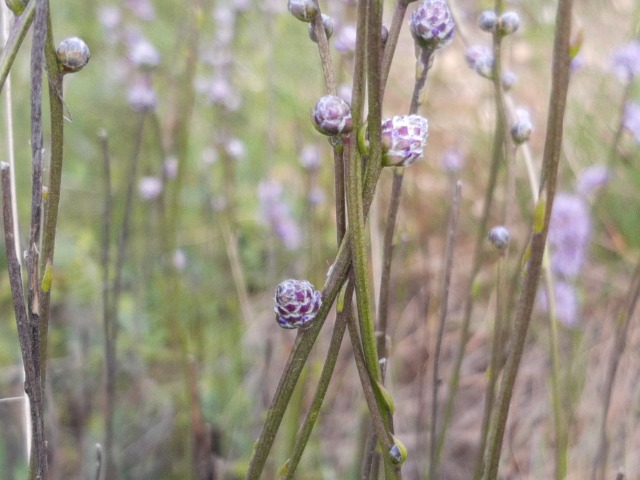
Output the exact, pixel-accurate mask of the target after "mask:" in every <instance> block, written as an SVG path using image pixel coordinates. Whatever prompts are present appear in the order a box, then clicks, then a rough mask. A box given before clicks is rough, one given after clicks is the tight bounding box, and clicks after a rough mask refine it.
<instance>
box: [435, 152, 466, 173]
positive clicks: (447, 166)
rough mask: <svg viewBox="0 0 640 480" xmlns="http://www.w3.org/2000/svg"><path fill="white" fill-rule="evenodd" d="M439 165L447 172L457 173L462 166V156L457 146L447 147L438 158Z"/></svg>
mask: <svg viewBox="0 0 640 480" xmlns="http://www.w3.org/2000/svg"><path fill="white" fill-rule="evenodd" d="M440 166H441V167H442V169H443V170H444V171H445V172H447V173H457V172H459V171H460V170H462V167H464V157H463V156H462V153H461V152H460V150H458V149H457V148H447V149H446V150H445V151H444V152H443V154H442V157H441V158H440Z"/></svg>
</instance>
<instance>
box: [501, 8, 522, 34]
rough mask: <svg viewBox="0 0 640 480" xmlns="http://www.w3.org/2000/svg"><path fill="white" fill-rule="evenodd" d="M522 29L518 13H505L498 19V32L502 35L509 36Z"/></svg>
mask: <svg viewBox="0 0 640 480" xmlns="http://www.w3.org/2000/svg"><path fill="white" fill-rule="evenodd" d="M519 27H520V16H519V15H518V14H517V13H516V12H504V13H503V14H502V15H500V18H499V19H498V30H499V31H500V33H501V34H502V35H509V34H511V33H513V32H515V31H516V30H518V28H519Z"/></svg>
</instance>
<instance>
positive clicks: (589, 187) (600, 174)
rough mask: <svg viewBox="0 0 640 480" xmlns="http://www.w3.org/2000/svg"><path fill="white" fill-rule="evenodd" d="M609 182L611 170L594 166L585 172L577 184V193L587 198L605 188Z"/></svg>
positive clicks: (602, 166) (604, 166)
mask: <svg viewBox="0 0 640 480" xmlns="http://www.w3.org/2000/svg"><path fill="white" fill-rule="evenodd" d="M608 181H609V169H608V168H607V166H606V165H602V164H597V165H592V166H590V167H589V168H587V169H586V170H585V171H583V172H582V173H581V174H580V176H579V177H578V180H577V182H576V191H577V192H578V194H579V195H582V196H583V197H586V196H588V195H590V194H591V193H594V192H595V191H596V190H599V189H600V188H602V187H604V186H605V185H606V184H607V182H608Z"/></svg>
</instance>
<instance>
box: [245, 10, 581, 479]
mask: <svg viewBox="0 0 640 480" xmlns="http://www.w3.org/2000/svg"><path fill="white" fill-rule="evenodd" d="M409 3H412V2H408V1H404V0H400V1H399V2H398V3H397V4H396V9H395V11H394V13H393V17H392V24H391V27H390V28H389V29H388V31H387V30H386V29H384V28H382V23H381V22H382V2H380V1H376V0H372V1H360V2H358V3H357V7H356V19H357V21H356V30H355V47H354V50H355V55H354V66H353V85H352V89H351V95H350V103H348V102H346V101H345V100H344V99H343V98H341V97H339V96H337V87H336V81H335V74H334V70H333V65H332V61H331V56H330V54H329V48H328V41H327V37H328V35H329V34H330V33H331V32H332V27H330V25H332V24H331V21H330V19H329V18H327V17H326V16H325V15H323V14H322V12H321V9H320V5H319V4H318V3H317V2H316V1H315V0H290V1H289V3H288V7H289V11H290V12H291V13H292V15H293V16H294V17H295V18H297V19H298V20H300V21H302V22H306V23H309V24H310V27H309V29H310V37H311V38H312V40H313V41H315V42H316V43H317V44H318V50H319V54H320V60H321V64H322V68H323V72H324V78H325V87H326V95H324V96H322V97H321V98H320V99H319V100H318V102H317V104H316V106H315V107H314V109H313V110H312V115H311V117H312V118H311V120H312V123H313V125H314V127H315V128H316V129H317V130H318V132H320V133H321V134H323V135H326V136H327V137H329V141H330V144H331V145H332V147H333V150H334V158H335V164H336V168H335V184H336V201H337V204H336V212H337V225H338V235H337V238H338V244H339V249H338V253H337V255H336V258H335V261H334V262H333V264H332V266H331V268H330V270H329V272H328V276H327V281H326V283H325V285H324V287H323V288H322V290H321V291H317V290H315V288H314V287H313V286H312V285H311V284H310V283H309V282H307V281H304V280H293V279H290V280H286V281H285V282H283V283H281V284H280V285H279V286H278V288H277V290H276V293H275V297H274V303H275V306H274V310H275V314H276V321H277V323H278V324H279V325H280V326H281V327H285V328H288V329H296V328H297V329H298V333H297V336H296V339H295V342H294V344H293V347H292V350H291V353H290V356H289V359H288V361H287V363H286V365H285V368H284V372H283V373H282V377H281V380H280V383H279V385H278V387H277V390H276V392H275V396H274V398H273V401H272V404H271V406H270V408H269V410H268V412H267V417H266V420H265V423H264V425H263V428H262V432H261V434H260V436H259V438H258V440H257V442H256V444H255V447H254V451H253V454H252V456H251V460H250V464H249V467H248V471H247V474H246V478H247V479H257V478H259V477H260V476H261V474H262V472H263V469H264V467H265V464H266V462H267V458H268V455H269V451H270V449H271V447H272V444H273V442H274V440H275V437H276V433H277V431H278V428H279V426H280V423H281V420H282V418H283V415H284V412H285V410H286V408H287V405H288V403H289V401H290V399H291V396H292V393H293V390H294V387H295V385H296V383H297V381H298V378H299V376H300V373H301V371H302V369H303V366H304V364H305V362H306V360H307V358H308V356H309V353H310V351H311V348H312V346H313V344H314V342H315V340H316V338H317V336H318V334H319V332H320V329H321V328H322V327H323V324H324V323H325V320H326V318H327V316H328V314H329V312H330V309H331V306H332V305H333V304H334V302H337V307H336V309H337V316H336V323H335V326H334V332H333V336H332V340H331V344H330V347H329V351H328V354H327V360H326V362H325V365H324V368H323V371H322V374H321V378H320V381H319V385H318V388H317V390H316V394H315V395H314V400H313V402H312V404H311V407H310V410H309V412H308V414H307V416H306V418H305V420H304V421H303V424H302V426H301V428H300V431H299V439H298V441H296V443H295V446H294V451H293V453H292V455H291V456H290V458H289V459H288V460H287V462H285V464H284V465H282V466H281V467H280V469H279V475H280V476H282V477H283V478H294V474H295V470H296V468H297V466H298V462H299V460H300V458H301V455H302V452H303V451H304V448H305V445H306V442H307V440H308V438H309V435H310V433H311V430H312V428H313V424H314V422H315V419H316V418H317V416H318V412H319V409H320V407H321V405H322V401H323V398H324V394H325V393H326V389H327V386H328V384H329V381H330V379H331V376H332V372H333V368H334V366H335V361H336V356H337V351H338V349H339V347H340V343H341V341H342V336H343V335H344V333H345V331H348V332H349V337H350V340H351V346H352V351H353V355H354V358H355V361H356V366H357V369H358V373H359V377H360V380H361V385H362V389H363V392H364V395H365V399H366V401H367V405H368V409H369V415H370V419H371V424H372V426H373V428H372V434H371V436H370V438H369V441H368V442H367V445H368V446H367V448H366V449H365V451H364V452H363V453H364V458H363V466H362V475H363V478H378V467H377V465H378V463H377V452H379V455H380V460H381V463H382V471H383V472H384V473H383V475H384V478H387V479H395V478H401V476H402V464H403V462H404V460H405V459H406V456H407V453H408V452H407V450H406V448H405V447H404V445H403V443H402V441H401V440H400V439H399V438H398V437H397V436H396V435H395V432H394V423H393V413H394V411H395V408H396V406H395V404H394V401H393V399H392V395H391V393H390V392H389V391H388V390H387V389H386V387H385V386H384V369H381V365H385V364H386V361H387V355H388V352H387V351H386V344H385V341H384V340H382V341H377V340H376V329H377V335H378V337H379V338H382V339H384V338H385V337H386V330H387V308H388V307H387V305H388V298H389V293H390V268H391V254H392V250H393V248H392V247H393V237H394V228H395V218H396V216H397V212H398V208H399V204H400V202H399V198H400V192H401V187H402V179H403V176H404V169H405V168H406V167H407V166H410V165H411V164H412V163H414V162H415V161H416V160H419V159H420V158H422V157H423V155H424V149H425V146H426V142H427V135H428V126H429V123H428V121H427V119H426V118H425V117H423V116H421V115H420V113H421V112H420V107H421V105H422V103H423V99H424V94H425V87H426V84H427V76H428V72H429V70H430V68H431V66H432V64H433V62H434V59H435V57H436V52H437V51H438V50H439V49H440V48H442V47H445V46H447V45H448V44H449V43H450V42H451V40H452V38H453V36H454V19H453V15H452V13H451V11H450V9H449V5H448V4H447V2H446V1H444V0H424V1H423V2H420V3H419V4H418V6H417V8H416V10H415V11H414V12H413V13H412V14H411V16H410V19H409V22H408V23H409V28H410V30H411V34H412V36H413V39H414V42H415V49H416V57H417V58H416V75H415V85H414V91H413V94H412V97H411V105H410V108H409V112H408V115H401V114H398V115H395V116H393V117H391V118H388V119H383V118H382V103H383V98H384V90H385V86H386V79H387V78H388V73H389V68H390V65H391V59H392V58H393V54H394V50H395V46H396V44H397V40H398V35H399V32H400V29H401V26H402V24H403V23H404V20H403V19H404V17H405V13H406V10H407V7H408V5H409ZM570 16H571V2H570V1H560V3H559V7H558V13H557V24H556V43H555V48H554V65H553V79H554V80H553V88H552V93H551V98H550V101H549V118H548V131H547V140H546V145H545V155H544V163H543V169H542V174H541V181H540V187H539V200H537V203H536V205H535V209H534V215H533V218H534V223H533V227H532V232H533V233H532V236H531V239H530V241H529V247H528V249H527V253H526V262H525V263H524V264H523V271H522V276H523V284H522V287H521V289H520V301H519V307H518V310H517V313H516V319H515V323H514V328H513V330H512V338H511V339H510V343H511V345H512V349H511V352H510V354H509V357H508V360H507V364H506V366H505V373H504V375H503V377H502V380H501V381H500V383H499V389H498V394H497V398H496V400H495V406H494V408H491V409H490V410H488V415H487V417H486V442H485V441H483V445H486V451H484V452H483V454H482V455H481V462H480V464H479V468H478V469H477V472H478V474H477V476H478V478H480V477H482V478H486V479H493V478H497V469H498V465H499V458H500V451H501V445H502V439H503V435H504V426H505V423H506V418H507V415H508V411H509V404H510V399H511V394H512V392H513V388H514V383H515V377H516V374H517V371H518V366H519V363H520V359H521V357H522V351H523V346H524V339H525V338H526V334H527V330H528V325H529V319H530V316H531V311H532V308H533V305H534V301H535V294H536V290H537V283H538V275H539V272H540V268H541V265H542V259H543V254H544V251H545V242H546V236H547V232H548V229H549V222H550V217H551V209H552V206H553V200H554V195H555V184H556V175H557V169H558V163H559V158H560V147H561V142H562V130H563V115H564V105H565V101H566V93H567V85H568V68H569V35H570ZM480 24H481V28H482V29H483V30H486V31H488V32H490V33H492V35H493V48H491V49H485V48H476V49H475V50H474V49H471V50H470V51H468V53H467V61H468V62H469V64H470V66H471V67H472V68H473V69H474V70H475V71H476V72H477V73H479V74H480V75H482V76H484V77H486V78H488V79H490V80H491V81H492V82H493V84H494V87H495V98H496V129H495V138H494V147H493V151H494V153H493V161H492V167H491V174H490V180H489V185H488V187H487V189H486V191H487V194H486V197H485V205H484V210H483V212H484V213H483V218H482V223H481V227H480V228H479V235H478V242H477V246H476V255H475V260H474V263H473V269H472V282H473V278H474V277H475V276H476V275H477V273H478V271H479V268H480V264H481V258H482V256H481V254H480V252H481V250H482V245H483V242H485V241H486V240H485V238H486V233H487V229H488V228H487V223H488V218H489V212H490V211H491V209H492V208H491V205H492V199H493V192H494V189H495V185H496V182H497V173H498V171H499V168H500V165H501V164H502V161H503V160H505V152H506V151H507V150H508V148H507V147H509V146H510V143H509V142H510V139H511V135H510V134H509V133H510V132H509V123H508V120H507V115H508V113H507V106H506V104H505V99H504V89H505V88H507V87H505V85H508V84H509V83H510V82H511V79H510V77H509V76H508V75H505V76H504V77H503V72H502V69H501V42H502V39H503V38H504V37H505V36H507V35H509V34H512V33H513V32H515V31H516V30H517V29H518V27H519V17H518V16H517V15H516V14H515V13H514V12H505V11H504V7H503V4H502V2H500V1H498V2H496V5H495V8H494V10H493V11H492V12H489V13H487V14H485V15H483V17H482V19H481V22H480ZM365 105H366V107H367V108H366V110H365ZM365 111H366V112H367V113H366V114H365V113H364V112H365ZM527 120H528V119H526V118H524V119H523V121H522V122H521V123H520V124H518V125H517V126H516V127H514V128H515V134H514V135H515V138H514V140H513V141H514V142H519V143H522V142H525V141H526V139H527V138H528V133H530V131H531V128H530V123H527ZM385 166H388V167H391V168H393V169H394V171H393V178H394V180H393V187H392V193H391V202H390V207H389V212H388V214H387V216H386V231H385V235H384V247H383V252H384V259H383V261H382V265H383V270H382V277H381V280H380V285H381V286H380V298H379V302H378V305H379V308H378V310H377V312H375V314H374V309H373V301H372V288H371V285H370V283H369V277H370V270H371V266H370V261H371V258H370V252H369V251H368V248H367V237H366V235H365V229H364V226H365V222H366V217H367V214H368V211H369V207H370V206H371V201H372V199H373V196H374V194H375V190H376V185H377V182H378V178H379V176H380V173H381V170H382V168H383V167H385ZM457 190H458V191H457V194H455V195H454V199H455V198H458V199H459V195H460V193H459V186H458V187H457ZM458 201H459V200H458ZM344 217H346V219H347V221H346V222H345V221H344ZM454 217H455V215H454ZM346 225H348V226H346ZM451 225H452V228H453V229H454V230H455V221H453V222H452V223H451ZM503 230H504V231H503ZM503 230H495V229H494V231H492V236H491V241H492V242H493V243H494V245H496V248H498V249H499V250H500V251H503V250H504V249H505V248H506V246H507V244H508V231H507V230H506V229H504V228H503ZM504 232H507V233H506V234H505V233H504ZM453 239H454V236H453V235H450V237H449V245H450V246H452V245H453V241H454V240H453ZM451 256H452V254H451V252H450V251H449V253H448V257H449V258H451ZM502 283H503V282H500V284H502ZM446 285H447V283H446V282H445V288H444V294H443V296H444V301H445V304H446V292H447V287H446ZM354 293H355V311H352V308H353V307H352V301H351V296H352V295H353V294H354ZM471 301H472V297H471V296H470V297H469V300H468V304H467V309H466V316H465V318H466V320H465V326H464V327H463V331H462V333H461V335H462V348H461V352H463V351H464V344H465V343H466V336H467V331H466V329H467V328H468V318H469V317H470V315H471V308H470V305H471ZM376 315H377V318H376ZM445 318H446V306H445V309H444V313H443V315H442V316H441V330H442V325H443V322H444V320H445ZM356 319H357V320H356ZM496 328H499V327H496ZM440 335H441V334H440ZM503 343H504V342H503ZM436 356H437V353H436ZM459 358H460V357H459ZM435 365H436V370H435V372H434V395H433V405H434V408H433V410H432V414H433V417H434V418H432V420H431V422H432V425H433V426H434V427H433V430H432V435H431V442H432V450H431V456H430V468H429V474H430V477H431V478H436V471H437V462H438V456H439V452H438V449H437V448H436V446H437V445H438V442H437V436H436V434H435V432H436V429H435V425H436V423H435V419H436V416H437V409H436V406H437V385H438V371H437V358H436V363H435ZM495 365H497V363H496V364H495ZM457 366H458V370H457V371H459V365H457ZM454 378H455V377H454ZM496 378H497V377H496ZM455 382H456V380H454V388H453V389H452V392H453V393H452V394H451V395H452V397H451V398H454V397H455V385H456V383H455ZM496 384H497V380H496ZM451 405H452V400H450V403H449V404H448V408H447V412H445V424H444V425H443V427H442V428H441V432H443V433H442V435H444V432H446V427H447V420H446V418H447V416H449V417H450V415H451ZM440 438H442V436H441V437H440ZM439 444H440V445H442V440H440V442H439Z"/></svg>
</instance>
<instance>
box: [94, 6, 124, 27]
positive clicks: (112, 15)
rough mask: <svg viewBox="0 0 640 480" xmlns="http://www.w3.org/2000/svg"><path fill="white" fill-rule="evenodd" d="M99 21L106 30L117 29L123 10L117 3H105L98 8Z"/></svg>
mask: <svg viewBox="0 0 640 480" xmlns="http://www.w3.org/2000/svg"><path fill="white" fill-rule="evenodd" d="M98 21H99V22H100V23H101V24H102V26H103V27H104V28H105V30H115V29H116V28H118V26H120V22H121V21H122V12H121V11H120V9H119V8H118V7H116V6H115V5H104V6H102V7H100V8H99V9H98Z"/></svg>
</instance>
